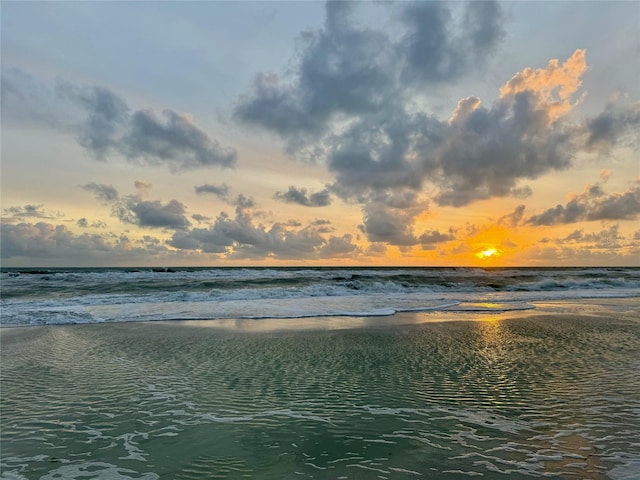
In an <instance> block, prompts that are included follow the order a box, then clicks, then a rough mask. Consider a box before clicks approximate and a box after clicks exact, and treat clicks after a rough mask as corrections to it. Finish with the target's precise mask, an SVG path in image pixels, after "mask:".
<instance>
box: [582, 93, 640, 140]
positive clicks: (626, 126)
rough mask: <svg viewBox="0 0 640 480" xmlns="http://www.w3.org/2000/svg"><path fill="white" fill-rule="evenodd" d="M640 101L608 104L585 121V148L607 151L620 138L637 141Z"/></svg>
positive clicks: (639, 122) (639, 124) (639, 123)
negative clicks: (625, 103) (602, 110)
mask: <svg viewBox="0 0 640 480" xmlns="http://www.w3.org/2000/svg"><path fill="white" fill-rule="evenodd" d="M638 127H640V103H634V104H632V105H626V106H620V105H616V104H609V105H607V108H606V109H605V111H604V112H602V113H600V114H599V115H597V116H595V117H593V118H590V119H588V120H587V121H586V124H585V131H586V135H587V139H586V144H585V148H586V149H587V150H602V151H608V150H610V149H611V148H612V147H614V146H615V145H617V144H618V143H620V140H621V139H623V138H624V139H626V140H628V141H629V142H635V143H636V145H637V144H638V142H639V139H638Z"/></svg>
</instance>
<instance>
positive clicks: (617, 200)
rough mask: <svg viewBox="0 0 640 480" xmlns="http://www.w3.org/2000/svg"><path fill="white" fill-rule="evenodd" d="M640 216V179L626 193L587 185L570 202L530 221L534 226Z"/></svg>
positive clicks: (630, 218)
mask: <svg viewBox="0 0 640 480" xmlns="http://www.w3.org/2000/svg"><path fill="white" fill-rule="evenodd" d="M639 215H640V182H636V184H635V185H633V186H632V187H631V188H629V190H627V191H626V192H623V193H612V194H607V193H605V192H604V191H603V190H602V187H600V186H599V185H587V186H586V187H585V189H584V191H583V192H582V193H581V194H579V195H576V196H575V197H574V198H573V199H571V200H570V201H569V202H567V204H566V205H556V206H555V207H553V208H549V209H548V210H545V211H544V212H542V213H540V214H538V215H532V216H531V217H529V219H528V220H527V223H528V224H531V225H555V224H564V223H575V222H581V221H594V220H634V219H636V218H638V216H639Z"/></svg>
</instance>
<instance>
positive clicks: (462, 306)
mask: <svg viewBox="0 0 640 480" xmlns="http://www.w3.org/2000/svg"><path fill="white" fill-rule="evenodd" d="M0 280H1V287H2V288H1V300H0V301H1V303H0V307H1V308H2V318H1V322H2V324H3V325H42V324H65V323H102V322H131V321H154V320H195V319H247V318H248V319H267V318H304V317H318V316H343V317H354V316H358V317H360V316H385V315H392V314H394V313H397V312H407V311H448V312H452V311H469V310H475V311H482V310H490V311H509V310H524V309H533V308H535V305H533V303H532V302H540V301H545V300H576V299H581V298H624V297H632V298H633V297H636V298H637V297H640V268H559V269H553V268H517V269H516V268H506V269H491V270H484V269H469V268H359V269H353V268H278V269H273V268H215V269H214V268H183V269H122V268H120V269H48V270H36V269H23V270H20V269H3V270H2V273H1V279H0Z"/></svg>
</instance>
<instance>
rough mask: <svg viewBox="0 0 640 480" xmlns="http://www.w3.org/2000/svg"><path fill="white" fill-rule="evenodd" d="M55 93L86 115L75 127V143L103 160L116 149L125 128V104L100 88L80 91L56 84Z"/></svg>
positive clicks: (126, 113)
mask: <svg viewBox="0 0 640 480" xmlns="http://www.w3.org/2000/svg"><path fill="white" fill-rule="evenodd" d="M56 90H57V93H58V95H60V96H62V97H63V98H67V99H69V100H71V101H72V102H74V103H76V104H77V105H79V106H80V107H82V108H83V109H84V110H85V111H86V112H87V118H86V119H85V120H84V122H83V123H81V124H80V125H79V126H78V129H79V137H78V142H79V143H80V145H82V146H83V147H84V148H86V149H87V150H89V151H90V152H92V153H93V155H95V156H96V157H97V158H99V159H101V160H105V159H106V157H107V155H108V154H109V153H110V151H111V150H112V149H114V148H117V147H118V143H119V142H118V136H119V135H120V134H121V131H122V130H123V129H124V128H125V124H126V122H127V119H128V116H129V107H128V106H127V104H126V102H125V101H124V100H123V99H122V98H121V97H119V96H118V95H116V94H115V93H113V92H112V91H110V90H108V89H106V88H102V87H79V86H75V85H73V84H71V83H67V82H65V83H59V84H58V86H57V89H56Z"/></svg>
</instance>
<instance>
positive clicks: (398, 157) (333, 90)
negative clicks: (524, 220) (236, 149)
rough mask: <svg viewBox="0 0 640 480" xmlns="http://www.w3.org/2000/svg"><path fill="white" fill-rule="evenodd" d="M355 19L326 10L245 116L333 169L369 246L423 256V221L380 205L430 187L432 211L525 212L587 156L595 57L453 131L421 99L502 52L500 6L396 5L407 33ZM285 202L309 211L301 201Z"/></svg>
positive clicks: (513, 84) (567, 65)
mask: <svg viewBox="0 0 640 480" xmlns="http://www.w3.org/2000/svg"><path fill="white" fill-rule="evenodd" d="M356 8H358V5H357V4H352V3H338V2H329V3H328V4H327V9H326V16H325V21H324V25H323V26H322V28H320V29H318V30H314V31H311V32H306V33H305V34H303V40H302V43H301V48H300V50H299V55H298V56H297V57H296V58H295V59H294V60H293V68H292V69H291V70H290V74H289V75H287V76H285V77H279V76H277V75H276V74H273V73H260V74H258V75H257V76H256V77H255V80H254V83H253V85H252V87H251V88H250V90H249V91H248V92H247V93H246V94H245V95H243V96H241V97H240V98H239V99H238V102H237V104H236V106H235V110H234V116H235V119H236V120H237V121H239V122H241V123H244V124H249V125H254V126H259V127H261V128H264V129H265V130H268V131H271V132H275V133H277V134H278V135H279V136H280V137H281V138H283V139H284V140H285V142H286V149H287V151H288V152H289V153H290V154H292V155H294V156H296V157H298V158H300V159H309V158H311V159H313V160H315V161H322V162H324V163H325V164H326V165H327V167H328V169H329V170H330V172H331V173H332V174H333V177H334V178H333V182H332V183H331V184H330V186H329V191H330V192H331V193H332V194H335V195H337V196H339V197H340V198H342V199H345V200H347V201H356V202H358V203H361V204H362V208H363V213H364V218H363V225H362V227H361V229H362V231H363V232H365V233H366V234H367V236H368V238H369V240H370V241H393V242H396V243H397V244H405V245H406V244H411V243H412V242H417V237H416V236H415V234H414V233H413V232H412V227H411V225H410V223H411V222H412V221H413V220H414V219H415V217H416V215H417V214H416V213H415V212H413V211H411V212H409V213H404V214H400V218H398V216H397V215H396V213H394V211H393V208H390V207H387V206H386V205H384V201H382V202H381V201H379V200H376V199H375V195H376V192H382V193H383V194H388V193H390V192H393V191H398V190H405V189H407V190H413V191H415V192H420V191H422V190H423V189H424V188H425V186H426V185H432V186H433V187H435V188H433V189H432V190H431V192H432V198H433V200H434V201H435V203H437V204H438V205H442V206H454V207H462V206H465V205H468V204H470V203H472V202H475V201H477V200H482V199H487V198H492V197H503V196H514V197H517V198H524V197H526V196H529V195H531V193H532V191H531V188H530V187H528V186H526V185H524V186H523V185H521V183H520V182H521V181H522V180H523V179H535V178H537V177H539V176H540V175H542V174H545V173H547V172H549V171H553V170H562V169H566V168H569V167H570V166H571V164H572V160H573V157H574V155H575V154H576V151H577V149H576V146H577V144H578V143H579V142H578V139H577V138H576V130H577V129H576V126H575V125H574V124H572V123H571V122H570V121H569V118H568V114H569V113H570V111H571V110H572V109H573V108H574V107H575V106H576V105H577V104H578V103H579V101H580V98H579V97H577V98H576V96H577V94H578V92H579V88H580V86H581V84H582V76H583V75H584V73H585V72H586V70H587V64H586V51H585V50H582V49H578V50H575V51H574V53H573V54H572V55H571V56H570V57H569V58H568V59H566V60H565V61H564V62H561V61H560V60H558V59H553V60H551V61H549V63H548V64H547V65H546V66H545V67H542V68H525V69H524V70H522V71H521V72H519V73H517V74H516V75H515V76H514V77H513V78H511V79H510V80H508V81H507V82H506V83H505V84H504V85H503V86H502V88H501V89H500V96H499V98H498V99H497V100H496V101H495V102H494V103H493V104H492V105H489V106H484V105H482V103H481V101H480V99H479V98H477V97H466V98H464V99H461V100H460V102H459V103H458V106H457V107H456V109H455V111H454V112H453V113H452V115H451V117H450V118H449V119H448V121H443V120H441V119H439V118H437V117H436V116H434V115H432V114H430V113H429V112H428V111H427V110H425V109H424V107H422V105H424V103H423V102H421V98H422V97H421V95H422V92H423V90H424V89H425V88H428V87H429V86H430V85H437V84H441V83H443V82H453V81H455V80H457V79H460V78H462V77H463V76H465V75H467V74H469V73H470V72H478V71H479V68H481V67H480V65H481V64H482V63H486V62H487V60H488V59H489V56H490V55H491V54H492V53H493V52H495V50H496V49H497V48H498V46H499V44H500V42H501V41H502V40H503V38H504V29H503V23H504V15H503V14H502V12H501V8H500V6H499V5H498V4H496V3H492V2H470V3H468V4H464V5H462V6H460V11H456V12H453V11H452V10H453V9H454V8H456V7H454V6H451V5H449V4H446V3H444V2H418V3H411V4H401V5H396V6H394V8H396V9H397V11H398V12H399V15H398V17H397V20H398V23H396V27H398V28H399V30H398V31H396V32H392V31H384V30H381V29H377V30H374V29H370V28H365V27H362V26H360V25H359V24H357V22H356V21H354V16H355V15H354V13H353V10H355V9H356ZM398 32H399V34H398ZM363 59H364V60H363ZM278 195H279V198H281V199H284V198H289V199H290V200H292V201H296V200H295V199H297V201H298V203H301V204H308V203H309V202H308V200H305V198H306V197H307V196H308V195H304V194H301V192H300V189H297V188H295V187H294V189H290V190H289V191H288V192H279V194H278ZM415 198H418V197H417V196H416V197H415ZM414 207H417V205H413V206H412V207H411V208H412V209H413V208H414ZM392 232H393V233H392Z"/></svg>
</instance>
